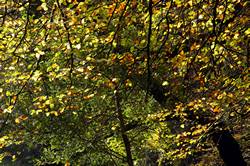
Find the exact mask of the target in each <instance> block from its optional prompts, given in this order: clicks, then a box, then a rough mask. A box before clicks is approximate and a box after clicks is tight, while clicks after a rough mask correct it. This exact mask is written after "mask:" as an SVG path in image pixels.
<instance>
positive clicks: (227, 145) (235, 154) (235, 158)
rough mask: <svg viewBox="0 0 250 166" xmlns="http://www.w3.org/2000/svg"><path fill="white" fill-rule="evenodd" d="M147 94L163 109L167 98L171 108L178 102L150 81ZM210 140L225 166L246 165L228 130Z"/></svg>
mask: <svg viewBox="0 0 250 166" xmlns="http://www.w3.org/2000/svg"><path fill="white" fill-rule="evenodd" d="M142 85H143V83H142ZM149 92H150V94H151V95H152V96H153V98H154V99H155V100H156V101H157V102H158V103H160V104H161V105H162V106H163V107H168V106H166V101H169V98H170V99H171V100H175V101H172V102H170V104H171V105H172V106H171V107H173V105H174V103H176V102H177V101H178V99H177V98H176V97H175V96H170V95H169V96H166V95H165V91H164V88H163V87H162V86H161V84H159V83H157V81H155V80H153V81H152V83H151V86H150V88H149ZM212 139H213V142H214V143H215V144H216V147H217V149H218V151H219V154H220V157H221V158H222V159H223V161H224V164H225V165H226V166H246V165H247V164H246V162H245V161H244V159H243V157H242V153H241V151H240V146H239V144H238V142H237V141H236V140H235V139H234V137H233V136H232V135H231V133H230V132H229V130H221V131H215V132H214V133H213V134H212Z"/></svg>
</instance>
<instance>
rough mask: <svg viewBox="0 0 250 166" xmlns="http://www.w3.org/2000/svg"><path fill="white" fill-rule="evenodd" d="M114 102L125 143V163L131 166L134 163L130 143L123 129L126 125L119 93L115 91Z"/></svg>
mask: <svg viewBox="0 0 250 166" xmlns="http://www.w3.org/2000/svg"><path fill="white" fill-rule="evenodd" d="M115 102H116V111H117V114H118V119H119V121H120V127H121V135H122V139H123V143H124V145H125V150H126V154H127V163H128V165H129V166H133V165H134V164H133V159H132V153H131V145H130V141H129V138H128V136H127V134H126V129H125V128H126V126H125V123H124V118H123V114H122V109H121V105H120V99H119V95H118V92H117V91H116V93H115Z"/></svg>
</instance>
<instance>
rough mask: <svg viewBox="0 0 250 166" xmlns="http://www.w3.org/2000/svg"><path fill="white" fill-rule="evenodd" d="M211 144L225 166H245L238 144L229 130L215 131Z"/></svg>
mask: <svg viewBox="0 0 250 166" xmlns="http://www.w3.org/2000/svg"><path fill="white" fill-rule="evenodd" d="M212 139H213V142H214V143H215V144H216V147H217V149H218V151H219V153H220V157H221V158H222V159H223V161H224V163H225V165H226V166H246V165H247V164H246V162H245V161H244V159H243V157H242V153H241V151H240V146H239V144H238V142H237V141H236V140H235V139H234V137H233V136H232V135H231V133H230V131H229V130H221V131H216V132H215V133H213V134H212Z"/></svg>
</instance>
